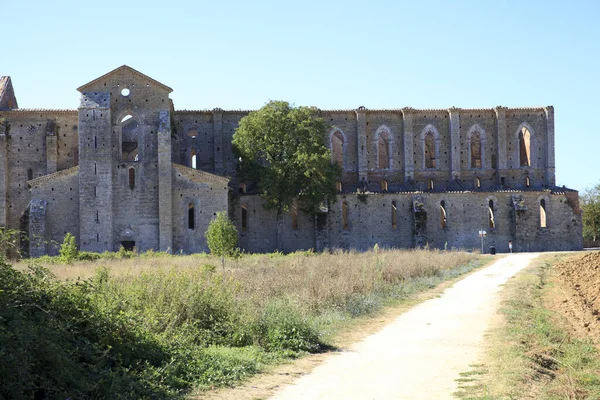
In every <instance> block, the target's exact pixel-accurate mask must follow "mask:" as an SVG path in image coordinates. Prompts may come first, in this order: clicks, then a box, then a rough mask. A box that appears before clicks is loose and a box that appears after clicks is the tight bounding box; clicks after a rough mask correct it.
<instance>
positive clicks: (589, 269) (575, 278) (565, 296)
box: [551, 252, 600, 344]
mask: <svg viewBox="0 0 600 400" xmlns="http://www.w3.org/2000/svg"><path fill="white" fill-rule="evenodd" d="M555 271H556V275H555V279H554V281H555V282H556V285H557V289H558V292H559V293H558V296H556V299H555V300H554V301H553V303H554V304H552V305H551V308H553V309H555V310H558V311H559V312H561V313H562V314H563V315H564V316H565V317H566V319H567V320H568V321H569V324H570V325H571V328H572V330H573V331H574V333H575V334H576V335H577V336H580V337H589V338H591V339H592V340H595V342H596V343H598V344H600V341H599V339H598V338H600V252H588V253H584V254H578V255H575V256H572V257H569V258H566V259H564V260H563V261H561V262H559V263H557V264H556V266H555Z"/></svg>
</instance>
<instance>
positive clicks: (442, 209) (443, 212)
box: [440, 200, 447, 229]
mask: <svg viewBox="0 0 600 400" xmlns="http://www.w3.org/2000/svg"><path fill="white" fill-rule="evenodd" d="M446 223H447V220H446V202H445V201H444V200H442V201H440V227H441V228H442V229H443V228H445V227H446Z"/></svg>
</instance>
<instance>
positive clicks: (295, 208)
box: [291, 202, 298, 230]
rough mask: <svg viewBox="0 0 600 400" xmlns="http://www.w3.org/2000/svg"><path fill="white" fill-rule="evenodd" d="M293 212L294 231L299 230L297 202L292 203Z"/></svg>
mask: <svg viewBox="0 0 600 400" xmlns="http://www.w3.org/2000/svg"><path fill="white" fill-rule="evenodd" d="M291 208H292V209H291V211H292V229H294V230H297V229H298V204H297V203H296V202H293V203H292V207H291Z"/></svg>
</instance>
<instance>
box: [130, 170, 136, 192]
mask: <svg viewBox="0 0 600 400" xmlns="http://www.w3.org/2000/svg"><path fill="white" fill-rule="evenodd" d="M134 188H135V169H134V168H129V189H134Z"/></svg>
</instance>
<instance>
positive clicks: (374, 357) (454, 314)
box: [272, 253, 538, 400]
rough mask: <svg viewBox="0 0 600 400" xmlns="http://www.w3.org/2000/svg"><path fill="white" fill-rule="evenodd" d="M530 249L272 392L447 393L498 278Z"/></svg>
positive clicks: (471, 351) (479, 333)
mask: <svg viewBox="0 0 600 400" xmlns="http://www.w3.org/2000/svg"><path fill="white" fill-rule="evenodd" d="M537 256H538V254H536V253H523V254H513V255H510V256H507V257H503V258H501V259H499V260H498V261H497V262H495V263H494V264H492V265H491V266H489V267H486V268H484V269H482V270H480V271H477V272H476V273H473V274H471V275H469V276H468V277H467V278H465V279H463V280H461V281H460V282H458V283H456V284H455V285H454V286H452V287H451V288H449V289H447V290H446V291H445V292H444V293H443V295H442V296H440V297H438V298H435V299H431V300H428V301H426V302H424V303H421V304H419V305H418V306H416V307H414V308H413V309H411V310H410V311H408V312H406V313H404V314H402V315H401V316H399V317H398V318H397V319H396V320H395V321H394V322H393V323H391V324H390V325H388V326H387V327H385V328H384V329H382V330H381V331H380V332H378V333H377V334H375V335H372V336H369V337H368V338H366V339H365V340H363V341H361V342H359V343H357V344H355V345H354V346H353V347H352V348H351V350H350V351H347V352H341V353H337V354H333V355H332V356H331V357H329V358H328V359H327V360H326V361H325V362H324V363H323V364H322V365H320V366H319V367H317V368H315V369H314V370H313V372H312V373H311V374H309V375H305V376H303V377H301V378H300V379H298V380H297V381H296V382H295V383H294V384H292V385H289V386H287V387H284V388H283V389H282V390H281V391H280V392H278V393H277V394H276V395H275V396H274V397H273V398H272V399H277V400H291V399H303V400H305V399H310V400H316V399H344V400H349V399H361V400H363V399H378V400H382V399H411V400H412V399H452V398H453V396H452V393H454V392H455V391H456V390H457V384H456V382H455V379H457V378H459V377H460V376H459V373H460V372H465V371H467V370H469V365H471V364H474V363H477V360H478V356H480V355H481V353H482V350H483V348H482V345H483V338H484V333H485V331H486V329H487V327H488V326H489V322H490V320H491V318H492V317H493V316H494V314H495V312H496V310H497V308H498V305H499V304H498V303H499V297H498V292H499V290H500V285H502V284H503V283H504V282H505V281H506V280H507V279H509V278H510V277H511V276H513V275H514V274H515V273H516V272H518V271H519V270H521V269H523V268H524V267H525V266H527V264H529V262H530V261H531V260H532V259H533V258H535V257H537Z"/></svg>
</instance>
